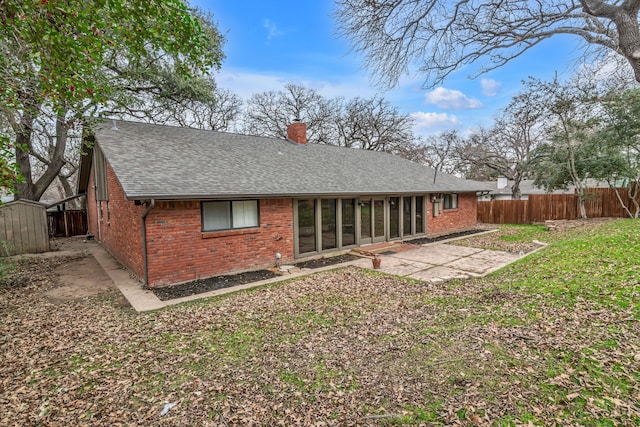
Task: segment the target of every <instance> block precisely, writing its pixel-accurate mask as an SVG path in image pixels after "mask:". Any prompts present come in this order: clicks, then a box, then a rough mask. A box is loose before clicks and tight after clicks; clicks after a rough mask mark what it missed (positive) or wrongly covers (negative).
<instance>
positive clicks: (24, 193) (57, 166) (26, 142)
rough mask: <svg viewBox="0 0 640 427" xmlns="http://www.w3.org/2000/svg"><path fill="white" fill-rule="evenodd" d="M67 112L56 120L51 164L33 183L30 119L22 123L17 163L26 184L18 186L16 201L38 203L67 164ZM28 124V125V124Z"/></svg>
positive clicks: (18, 141)
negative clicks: (65, 158)
mask: <svg viewBox="0 0 640 427" xmlns="http://www.w3.org/2000/svg"><path fill="white" fill-rule="evenodd" d="M65 115H66V112H65V111H62V112H61V113H60V114H59V115H58V117H57V118H56V146H55V148H54V151H53V154H52V157H51V163H49V164H48V165H47V168H46V169H45V171H44V173H43V174H42V175H41V176H40V178H38V180H37V181H36V182H33V173H32V170H31V158H30V154H29V153H30V151H31V137H32V132H33V131H32V128H31V126H32V125H31V121H29V120H30V118H29V117H24V118H23V121H22V129H21V131H20V132H18V133H17V136H16V163H17V164H18V167H19V168H20V175H22V177H23V178H24V182H19V183H17V184H16V194H15V197H16V199H27V200H35V201H38V200H40V198H41V197H42V195H43V194H44V192H45V191H47V188H49V185H51V183H52V182H53V180H54V179H56V177H57V176H58V174H59V173H60V170H61V169H62V167H63V166H64V164H65V160H64V152H65V149H66V147H67V137H68V132H69V127H68V126H67V124H66V122H65ZM27 123H28V124H27Z"/></svg>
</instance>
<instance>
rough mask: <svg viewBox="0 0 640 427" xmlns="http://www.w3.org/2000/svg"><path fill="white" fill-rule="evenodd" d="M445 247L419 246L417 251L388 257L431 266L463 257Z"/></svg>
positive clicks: (413, 250)
mask: <svg viewBox="0 0 640 427" xmlns="http://www.w3.org/2000/svg"><path fill="white" fill-rule="evenodd" d="M445 246H446V245H429V246H421V247H419V248H418V249H412V250H409V251H406V252H398V253H396V254H393V255H390V256H391V257H394V258H400V259H404V260H410V261H418V262H423V263H426V264H432V265H443V264H446V263H448V262H451V261H454V260H456V259H458V258H460V257H461V256H464V255H462V254H456V253H455V251H453V250H451V249H450V248H448V247H445Z"/></svg>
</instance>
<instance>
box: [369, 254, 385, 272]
mask: <svg viewBox="0 0 640 427" xmlns="http://www.w3.org/2000/svg"><path fill="white" fill-rule="evenodd" d="M371 262H372V263H373V268H374V269H375V270H378V269H379V268H380V264H381V263H382V258H380V256H379V255H374V256H373V258H371Z"/></svg>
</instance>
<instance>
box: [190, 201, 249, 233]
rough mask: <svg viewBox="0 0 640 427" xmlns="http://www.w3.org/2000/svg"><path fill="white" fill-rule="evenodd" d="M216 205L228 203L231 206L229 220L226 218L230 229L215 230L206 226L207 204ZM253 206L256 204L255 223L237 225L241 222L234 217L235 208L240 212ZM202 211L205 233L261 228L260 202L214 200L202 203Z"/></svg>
mask: <svg viewBox="0 0 640 427" xmlns="http://www.w3.org/2000/svg"><path fill="white" fill-rule="evenodd" d="M214 203H228V204H229V209H228V213H227V215H228V218H226V220H227V221H228V224H229V227H225V228H213V227H207V226H206V221H205V210H206V206H207V204H214ZM252 204H254V206H255V221H253V222H251V223H250V224H248V225H247V224H242V225H237V223H239V222H240V221H239V219H238V217H237V215H234V206H235V209H236V211H239V210H240V209H246V208H247V207H248V206H251V205H252ZM200 211H201V212H200V214H201V218H202V231H204V232H213V231H226V230H241V229H246V228H256V227H260V203H259V202H258V200H212V201H208V202H202V203H201V209H200ZM234 217H235V218H234ZM234 219H235V223H236V224H234Z"/></svg>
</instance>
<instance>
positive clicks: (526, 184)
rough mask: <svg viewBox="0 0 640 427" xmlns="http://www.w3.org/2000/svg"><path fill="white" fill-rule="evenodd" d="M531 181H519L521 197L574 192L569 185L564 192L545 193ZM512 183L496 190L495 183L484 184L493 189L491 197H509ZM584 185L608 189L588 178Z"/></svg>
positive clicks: (572, 186) (606, 185) (605, 184)
mask: <svg viewBox="0 0 640 427" xmlns="http://www.w3.org/2000/svg"><path fill="white" fill-rule="evenodd" d="M533 182H534V181H533V180H532V179H523V180H522V181H520V193H521V194H522V195H530V194H573V193H574V192H575V186H574V185H569V186H568V187H567V189H566V190H563V189H560V190H554V191H551V192H547V191H546V190H545V189H544V188H539V187H536V186H535V185H534V184H533ZM513 183H514V181H512V180H509V181H507V186H506V187H504V188H496V185H497V181H489V182H486V184H489V185H491V187H493V190H491V192H490V193H489V194H491V195H509V196H510V195H511V194H512V191H511V187H512V186H513ZM585 185H586V187H587V188H608V187H609V185H608V184H607V183H606V182H603V181H598V180H595V179H591V178H588V179H587V180H586V181H585Z"/></svg>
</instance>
